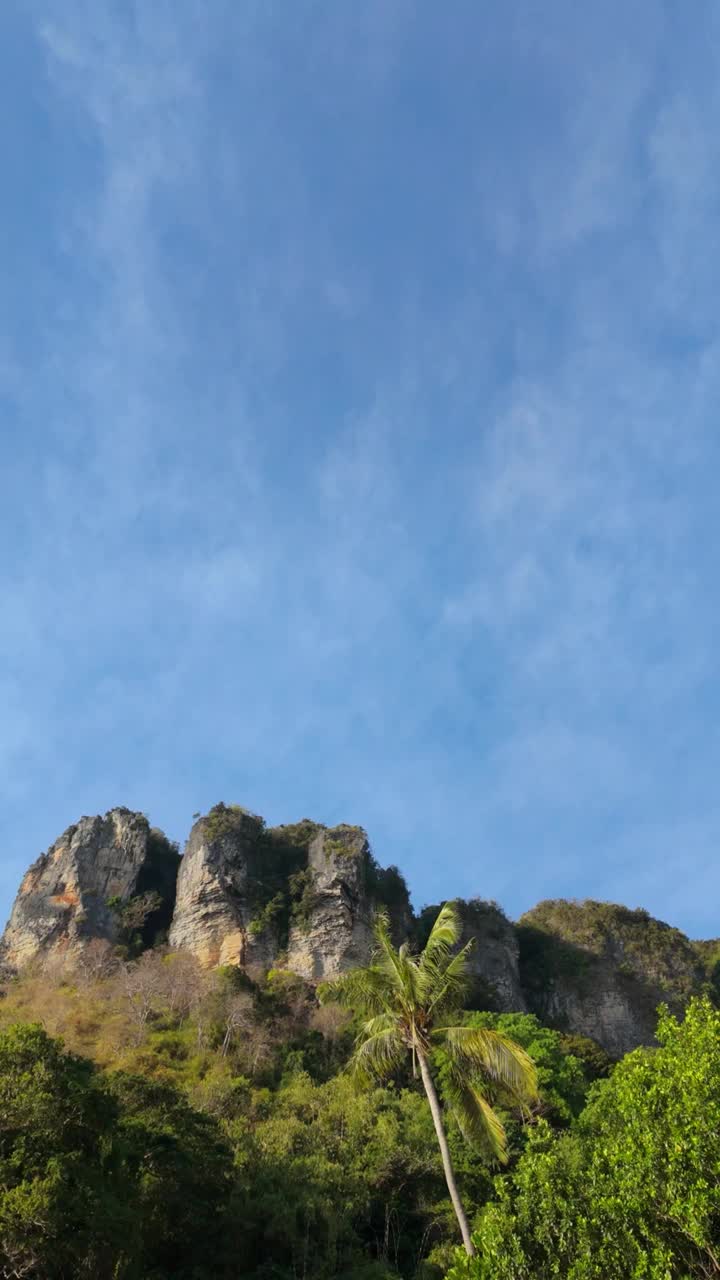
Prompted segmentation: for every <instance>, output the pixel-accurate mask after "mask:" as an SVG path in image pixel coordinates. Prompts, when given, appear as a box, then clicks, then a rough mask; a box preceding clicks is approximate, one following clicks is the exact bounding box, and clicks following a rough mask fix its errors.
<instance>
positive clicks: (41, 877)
mask: <svg viewBox="0 0 720 1280" xmlns="http://www.w3.org/2000/svg"><path fill="white" fill-rule="evenodd" d="M178 862H179V855H178V853H177V850H176V849H175V848H174V847H173V846H172V845H171V844H170V843H169V841H168V840H167V839H166V838H165V836H164V835H163V834H162V832H160V831H156V830H153V829H151V828H150V825H149V823H148V820H147V818H146V817H145V816H144V815H143V814H141V813H131V812H130V810H129V809H111V810H110V812H109V813H106V814H105V816H104V817H100V816H99V815H98V816H97V817H84V818H81V819H80V821H79V822H77V823H76V824H75V825H74V826H71V827H68V829H67V831H65V832H64V834H63V835H61V836H60V838H59V840H56V841H55V844H53V845H51V847H50V848H49V849H48V851H47V853H44V854H43V855H42V856H41V857H40V858H38V859H37V861H36V862H34V863H33V865H32V866H31V867H30V870H29V871H28V872H27V874H26V875H25V878H24V879H23V882H22V884H21V886H20V890H19V892H18V895H17V898H16V899H15V904H14V906H13V909H12V913H11V916H10V919H9V921H8V924H7V927H6V929H5V932H4V934H3V938H2V942H0V959H1V960H2V963H3V965H4V966H5V967H7V968H9V969H11V970H19V969H22V968H24V967H25V966H26V965H27V964H28V963H30V961H32V960H34V959H35V958H36V957H41V958H43V959H47V958H50V957H52V956H65V957H67V959H68V960H70V961H71V960H72V959H73V958H74V957H76V956H77V954H78V952H79V951H80V950H81V949H82V947H83V946H84V945H85V944H86V943H87V942H88V941H90V940H91V939H96V938H100V939H104V940H106V941H108V942H109V943H118V942H122V941H124V940H125V935H126V934H127V933H128V930H129V928H130V925H129V921H130V920H132V928H133V929H134V930H135V931H136V932H138V933H139V934H142V938H143V939H144V941H145V942H146V943H148V944H149V943H151V942H152V941H153V940H154V938H155V937H156V936H157V934H158V932H159V931H161V930H163V929H165V928H167V927H168V926H169V924H170V918H171V915H172V910H173V905H174V900H175V880H176V877H177V867H178ZM131 910H132V915H131V914H130V913H131Z"/></svg>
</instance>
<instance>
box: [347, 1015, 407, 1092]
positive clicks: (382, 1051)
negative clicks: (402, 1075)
mask: <svg viewBox="0 0 720 1280" xmlns="http://www.w3.org/2000/svg"><path fill="white" fill-rule="evenodd" d="M374 1021H377V1022H378V1023H379V1022H382V1018H380V1019H376V1020H374ZM370 1025H371V1024H370V1023H369V1024H368V1027H369V1026H370ZM406 1052H407V1050H406V1048H405V1045H404V1044H403V1042H402V1039H401V1037H400V1035H399V1033H398V1032H397V1030H396V1029H395V1027H394V1026H386V1027H383V1028H381V1029H379V1030H377V1031H375V1032H373V1033H372V1034H370V1035H368V1034H367V1027H366V1028H365V1029H364V1033H363V1038H362V1041H361V1043H359V1044H358V1046H357V1048H356V1050H355V1052H354V1054H353V1056H352V1058H351V1059H350V1070H351V1072H352V1074H353V1075H354V1076H355V1077H356V1078H357V1079H359V1080H361V1081H362V1082H363V1083H371V1082H372V1081H375V1080H385V1079H387V1077H388V1076H389V1075H392V1073H393V1071H396V1070H397V1068H398V1067H399V1066H400V1064H401V1062H402V1060H403V1058H404V1057H405V1054H406Z"/></svg>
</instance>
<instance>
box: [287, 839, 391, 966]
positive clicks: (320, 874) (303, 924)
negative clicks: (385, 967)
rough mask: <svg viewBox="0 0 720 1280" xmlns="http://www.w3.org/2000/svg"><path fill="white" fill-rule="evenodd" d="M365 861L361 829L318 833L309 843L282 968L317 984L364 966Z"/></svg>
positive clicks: (368, 919) (367, 935)
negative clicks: (301, 885)
mask: <svg viewBox="0 0 720 1280" xmlns="http://www.w3.org/2000/svg"><path fill="white" fill-rule="evenodd" d="M369 857H370V850H369V847H368V841H367V836H366V835H365V832H364V831H363V830H362V828H361V827H348V826H340V827H333V828H331V829H330V830H324V829H321V830H319V831H318V832H317V834H316V835H315V836H314V837H313V839H312V841H311V842H310V844H309V846H308V854H307V863H306V867H305V869H304V887H303V893H302V897H300V898H298V899H297V900H296V903H295V904H294V910H293V914H292V919H291V924H290V933H289V941H288V956H287V965H288V968H289V969H292V970H293V972H295V973H299V974H300V975H301V977H303V978H308V979H311V980H312V981H314V982H319V981H321V980H322V979H323V978H331V977H335V976H336V975H337V974H338V973H341V972H342V971H343V970H345V969H351V968H353V967H354V966H356V965H362V964H367V962H368V959H369V957H370V952H371V950H372V902H371V899H370V896H369V891H368V874H367V873H368V867H369Z"/></svg>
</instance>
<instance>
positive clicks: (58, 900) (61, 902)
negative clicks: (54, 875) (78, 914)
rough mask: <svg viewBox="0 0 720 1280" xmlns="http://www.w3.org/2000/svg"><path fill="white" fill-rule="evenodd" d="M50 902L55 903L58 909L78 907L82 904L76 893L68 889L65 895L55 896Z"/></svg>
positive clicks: (58, 894)
mask: <svg viewBox="0 0 720 1280" xmlns="http://www.w3.org/2000/svg"><path fill="white" fill-rule="evenodd" d="M50 901H51V902H53V903H54V904H55V906H56V907H77V906H79V904H80V899H79V898H78V896H77V894H76V893H73V892H72V890H71V889H66V890H65V892H64V893H56V894H53V896H52V898H51V899H50Z"/></svg>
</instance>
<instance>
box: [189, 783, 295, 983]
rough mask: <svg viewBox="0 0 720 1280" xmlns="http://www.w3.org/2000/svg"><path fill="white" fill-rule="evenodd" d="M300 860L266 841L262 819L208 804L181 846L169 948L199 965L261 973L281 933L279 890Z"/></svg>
mask: <svg viewBox="0 0 720 1280" xmlns="http://www.w3.org/2000/svg"><path fill="white" fill-rule="evenodd" d="M301 861H302V852H301V851H300V850H296V849H295V848H294V847H293V846H292V845H290V844H289V843H288V844H283V843H282V842H280V841H277V842H276V841H274V840H273V838H272V835H271V834H270V833H269V832H268V831H267V830H266V828H265V823H264V822H263V820H262V818H259V817H257V816H256V815H255V814H252V813H249V812H247V811H246V810H245V809H242V808H240V806H239V805H223V804H220V805H216V806H215V808H214V809H211V810H210V812H209V813H208V814H207V815H206V816H205V817H203V818H200V819H199V821H198V822H196V823H195V825H194V827H193V828H192V831H191V832H190V836H189V839H188V842H187V845H186V846H185V852H184V854H183V858H182V863H181V866H180V874H179V876H178V888H177V901H176V905H175V915H174V918H173V923H172V928H171V930H170V945H171V946H173V947H178V948H181V949H183V950H186V951H191V952H192V953H193V955H195V956H197V958H198V959H199V960H200V962H201V963H202V964H204V965H221V964H234V965H240V966H241V967H243V968H254V967H257V968H269V967H270V966H271V965H272V964H273V963H274V961H275V958H276V956H277V953H278V950H279V949H280V945H281V942H282V934H283V932H285V933H286V932H287V925H286V923H285V922H284V921H283V919H282V917H283V916H284V915H286V905H285V896H286V887H287V883H288V880H289V877H290V876H291V875H292V874H293V873H294V872H295V871H297V870H298V869H299V868H300V865H301Z"/></svg>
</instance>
